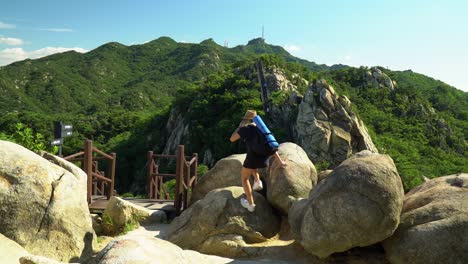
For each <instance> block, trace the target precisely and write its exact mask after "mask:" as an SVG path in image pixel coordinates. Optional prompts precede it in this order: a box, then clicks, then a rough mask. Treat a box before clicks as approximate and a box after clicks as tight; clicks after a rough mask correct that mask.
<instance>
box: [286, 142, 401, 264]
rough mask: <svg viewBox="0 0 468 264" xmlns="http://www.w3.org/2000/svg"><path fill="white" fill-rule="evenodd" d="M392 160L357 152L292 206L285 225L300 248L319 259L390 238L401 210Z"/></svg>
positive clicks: (397, 183) (398, 184) (367, 152)
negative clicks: (304, 197) (303, 198)
mask: <svg viewBox="0 0 468 264" xmlns="http://www.w3.org/2000/svg"><path fill="white" fill-rule="evenodd" d="M403 196H404V192H403V186H402V183H401V179H400V176H399V175H398V171H397V169H396V167H395V164H394V163H393V160H392V159H391V158H390V157H389V156H387V155H380V154H374V153H371V152H370V151H363V152H360V153H357V154H355V155H354V156H353V157H351V158H349V159H347V160H346V161H344V162H343V163H342V164H340V165H339V166H338V167H336V168H335V169H334V170H333V172H332V173H331V174H330V175H329V176H328V177H327V178H326V179H324V180H323V181H321V182H320V183H319V184H317V186H315V187H314V189H313V190H312V192H311V193H310V196H309V199H308V200H305V201H304V200H301V201H299V202H296V203H295V204H293V206H292V208H291V209H290V211H289V222H290V224H291V230H292V231H293V233H294V236H295V237H296V238H297V239H298V240H299V241H300V243H301V244H302V245H303V246H304V248H305V249H306V250H307V251H308V252H310V253H312V254H314V255H316V256H319V257H321V258H324V257H327V256H329V255H330V254H332V253H335V252H343V251H346V250H348V249H351V248H354V247H365V246H368V245H372V244H374V243H377V242H380V241H382V240H384V239H386V238H388V237H389V236H391V235H392V234H393V232H394V231H395V229H396V228H397V226H398V223H399V220H400V213H401V209H402V206H403Z"/></svg>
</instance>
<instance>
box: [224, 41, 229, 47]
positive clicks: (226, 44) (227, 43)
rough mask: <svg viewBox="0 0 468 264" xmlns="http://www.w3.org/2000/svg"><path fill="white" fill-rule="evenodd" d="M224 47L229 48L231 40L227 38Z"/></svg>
mask: <svg viewBox="0 0 468 264" xmlns="http://www.w3.org/2000/svg"><path fill="white" fill-rule="evenodd" d="M224 47H226V48H229V42H228V41H227V40H225V41H224Z"/></svg>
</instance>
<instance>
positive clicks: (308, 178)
mask: <svg viewBox="0 0 468 264" xmlns="http://www.w3.org/2000/svg"><path fill="white" fill-rule="evenodd" d="M278 153H279V154H280V156H281V158H282V159H283V160H284V161H285V162H286V163H287V164H288V166H286V167H285V168H283V167H281V163H280V162H279V160H278V159H276V158H271V160H270V161H271V164H270V168H269V173H268V175H267V177H266V178H267V179H266V185H267V186H268V187H267V200H268V202H270V204H271V205H272V206H273V207H275V208H276V209H278V210H279V211H280V212H281V213H282V214H284V215H286V214H287V213H288V210H289V207H290V205H291V204H292V202H293V201H295V200H297V199H299V198H306V197H308V195H309V192H310V190H311V189H312V187H313V186H315V185H316V184H317V171H316V170H315V166H314V164H312V162H311V161H310V160H309V158H308V157H307V154H306V153H305V152H304V150H303V149H302V148H301V147H299V146H298V145H296V144H294V143H283V144H281V145H280V147H279V152H278Z"/></svg>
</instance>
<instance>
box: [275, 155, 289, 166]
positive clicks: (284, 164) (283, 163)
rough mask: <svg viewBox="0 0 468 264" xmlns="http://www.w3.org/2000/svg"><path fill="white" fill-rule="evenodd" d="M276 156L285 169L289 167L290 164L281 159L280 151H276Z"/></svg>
mask: <svg viewBox="0 0 468 264" xmlns="http://www.w3.org/2000/svg"><path fill="white" fill-rule="evenodd" d="M274 155H275V157H276V158H277V159H278V160H279V161H280V163H281V167H283V168H284V167H286V166H288V164H287V163H286V162H284V161H283V160H282V159H281V157H280V155H279V154H278V151H276V152H275V154H274Z"/></svg>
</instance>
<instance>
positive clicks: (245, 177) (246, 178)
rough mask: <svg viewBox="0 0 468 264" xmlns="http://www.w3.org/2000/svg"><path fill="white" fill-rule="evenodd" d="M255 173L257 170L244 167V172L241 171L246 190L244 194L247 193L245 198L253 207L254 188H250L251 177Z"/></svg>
mask: <svg viewBox="0 0 468 264" xmlns="http://www.w3.org/2000/svg"><path fill="white" fill-rule="evenodd" d="M254 171H255V170H252V169H247V168H244V167H242V170H241V180H242V187H243V188H244V193H245V196H246V197H247V201H248V202H249V204H251V205H252V204H254V200H253V195H252V186H250V182H249V179H250V175H251V174H253V172H254Z"/></svg>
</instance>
